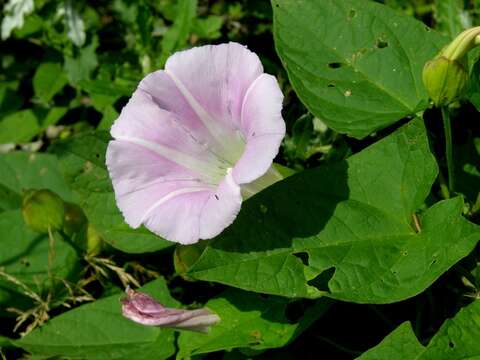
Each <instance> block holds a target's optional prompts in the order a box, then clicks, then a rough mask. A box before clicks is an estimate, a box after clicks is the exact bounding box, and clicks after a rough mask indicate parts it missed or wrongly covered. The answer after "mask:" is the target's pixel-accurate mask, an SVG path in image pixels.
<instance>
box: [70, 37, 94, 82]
mask: <svg viewBox="0 0 480 360" xmlns="http://www.w3.org/2000/svg"><path fill="white" fill-rule="evenodd" d="M97 47H98V39H97V38H96V37H94V38H93V41H92V43H91V44H90V45H88V46H86V47H84V48H81V49H80V50H79V54H78V56H77V57H71V56H65V64H64V69H65V71H66V73H67V77H68V80H69V81H70V83H71V84H72V85H76V84H78V83H79V82H80V81H82V80H88V79H90V75H91V73H92V72H93V70H95V68H96V67H97V66H98V60H97V54H96V52H95V51H96V49H97Z"/></svg>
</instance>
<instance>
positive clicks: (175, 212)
mask: <svg viewBox="0 0 480 360" xmlns="http://www.w3.org/2000/svg"><path fill="white" fill-rule="evenodd" d="M211 193H212V191H199V192H191V193H186V194H179V195H178V196H175V197H173V198H171V199H169V200H168V201H167V202H165V203H162V204H161V205H160V206H158V207H156V208H155V210H154V211H152V212H151V213H150V214H149V215H148V217H147V218H146V219H144V224H145V226H146V227H147V229H149V230H150V231H152V232H154V233H156V234H157V235H160V236H162V237H163V238H165V239H167V240H171V241H175V242H178V243H180V244H184V245H187V244H193V243H196V242H197V241H198V239H200V231H199V229H200V214H201V213H202V209H203V207H204V205H205V203H206V201H207V200H208V198H209V197H210V195H211Z"/></svg>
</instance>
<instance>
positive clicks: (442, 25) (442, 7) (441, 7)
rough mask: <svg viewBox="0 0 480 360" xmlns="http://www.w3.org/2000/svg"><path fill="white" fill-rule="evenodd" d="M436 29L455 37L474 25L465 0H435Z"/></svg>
mask: <svg viewBox="0 0 480 360" xmlns="http://www.w3.org/2000/svg"><path fill="white" fill-rule="evenodd" d="M434 15H435V20H436V22H437V26H436V29H437V30H439V31H440V32H442V33H443V34H445V35H447V36H448V37H449V38H451V39H453V38H454V37H455V36H457V35H458V34H460V32H462V31H463V30H465V29H466V28H469V27H471V26H472V24H471V19H470V15H469V14H468V12H466V11H465V10H464V7H463V0H436V1H435V11H434Z"/></svg>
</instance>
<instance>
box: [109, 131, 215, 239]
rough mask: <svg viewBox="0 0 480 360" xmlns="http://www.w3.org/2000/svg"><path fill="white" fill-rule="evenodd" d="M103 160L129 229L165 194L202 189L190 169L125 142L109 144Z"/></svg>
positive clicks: (137, 223) (148, 213)
mask: <svg viewBox="0 0 480 360" xmlns="http://www.w3.org/2000/svg"><path fill="white" fill-rule="evenodd" d="M106 163H107V167H108V171H109V173H110V177H111V179H112V183H113V189H114V190H115V199H116V201H117V205H118V207H119V208H120V210H121V211H122V213H123V216H124V218H125V221H126V222H127V224H129V225H130V226H131V227H133V228H137V227H139V226H140V225H141V224H142V222H144V220H145V218H146V217H147V216H151V212H152V211H155V204H156V203H158V201H160V200H161V199H164V198H165V197H166V196H168V195H169V194H171V193H174V192H176V191H179V190H180V189H197V188H200V189H205V188H206V186H205V184H204V183H203V182H202V181H201V180H200V179H199V178H198V175H197V174H195V173H193V172H192V171H189V170H188V169H185V168H184V167H182V166H179V165H178V164H176V163H174V162H172V161H170V160H167V159H165V158H164V157H162V156H159V155H158V154H156V153H154V152H153V151H151V150H148V149H145V148H144V147H142V146H140V145H137V144H132V143H129V142H126V141H118V140H114V141H111V142H110V143H109V145H108V148H107V154H106ZM152 230H153V231H154V232H157V233H158V231H155V229H152Z"/></svg>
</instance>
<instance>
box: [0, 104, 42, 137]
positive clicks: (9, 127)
mask: <svg viewBox="0 0 480 360" xmlns="http://www.w3.org/2000/svg"><path fill="white" fill-rule="evenodd" d="M40 131H41V129H40V126H39V124H38V119H37V117H36V116H35V114H34V113H33V111H32V110H20V111H17V112H16V113H13V114H10V115H7V116H5V117H4V118H3V119H2V120H0V144H7V143H15V144H18V143H26V142H29V141H30V140H32V138H33V137H34V136H35V135H37V134H38V133H39V132H40Z"/></svg>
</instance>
